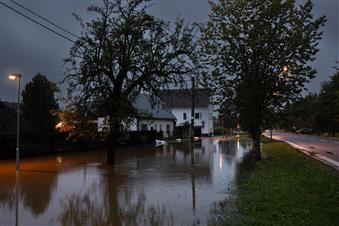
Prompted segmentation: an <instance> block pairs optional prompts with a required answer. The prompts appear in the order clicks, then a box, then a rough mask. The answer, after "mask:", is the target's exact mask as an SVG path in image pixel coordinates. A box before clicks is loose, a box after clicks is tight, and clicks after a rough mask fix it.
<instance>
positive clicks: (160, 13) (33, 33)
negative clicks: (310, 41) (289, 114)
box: [0, 0, 339, 101]
mask: <svg viewBox="0 0 339 226" xmlns="http://www.w3.org/2000/svg"><path fill="white" fill-rule="evenodd" d="M2 2H4V3H6V4H7V5H10V6H12V7H13V8H16V9H18V10H20V11H21V12H23V13H25V14H27V15H29V16H30V17H32V18H34V19H36V20H39V19H38V18H37V17H35V16H33V15H31V14H29V13H28V12H25V11H24V10H22V9H20V8H19V7H17V6H16V5H15V4H13V3H12V2H11V1H9V0H5V1H3V0H2ZM17 2H19V3H21V4H22V5H24V6H26V7H27V8H29V9H31V10H33V11H35V12H37V13H39V14H40V15H42V16H44V17H46V18H48V19H50V20H52V21H53V22H54V23H56V24H58V25H60V26H62V27H64V28H65V29H67V30H69V31H71V32H72V33H75V34H80V31H81V29H80V26H79V23H78V22H77V21H76V20H75V18H74V17H73V16H72V13H73V12H76V13H77V14H79V15H80V16H82V18H83V19H84V21H88V20H89V19H90V18H91V16H92V15H90V14H88V13H87V12H86V8H87V7H88V6H89V5H91V4H94V3H97V4H100V3H101V1H86V0H45V1H43V0H28V1H19V0H18V1H17ZM314 3H315V8H314V15H315V16H316V17H319V16H321V15H326V16H327V19H328V21H327V23H326V26H325V27H324V29H323V31H324V35H323V39H322V40H321V41H320V45H319V48H320V52H319V53H318V54H317V60H316V61H315V62H314V63H313V65H314V67H315V68H316V69H317V70H318V73H317V75H316V78H315V79H313V81H312V82H311V83H310V84H308V85H307V87H308V88H309V90H310V91H312V92H318V91H319V89H320V84H321V82H323V81H326V80H328V78H329V76H331V75H333V73H334V72H335V70H334V69H333V66H335V61H337V60H339V44H338V42H339V32H338V29H339V15H338V14H339V0H327V1H326V0H322V1H314ZM209 10H210V7H209V4H208V2H207V0H155V1H153V2H152V6H151V7H150V9H149V11H150V12H151V13H152V14H153V15H155V16H157V17H160V18H162V19H164V20H166V21H174V20H175V18H176V17H177V16H178V15H180V16H182V17H184V18H185V19H186V21H187V22H199V23H202V22H206V21H207V19H208V14H209ZM39 21H40V22H42V23H43V21H42V20H39ZM44 24H45V25H48V24H46V23H44ZM48 26H50V25H48ZM55 30H57V29H55ZM59 32H61V33H62V34H64V35H67V34H66V33H64V32H62V31H59ZM67 36H68V37H69V38H73V37H72V36H70V35H67ZM71 45H72V43H71V42H69V41H67V40H65V39H63V38H61V37H59V36H57V35H55V34H54V33H52V32H50V31H48V30H46V29H44V28H42V27H41V26H39V25H37V24H35V23H33V22H31V21H29V20H27V19H26V18H24V17H22V16H21V15H19V14H17V13H15V12H13V11H11V10H9V9H7V8H5V7H4V6H2V5H0V99H1V100H5V101H15V100H16V92H17V91H16V90H17V87H16V84H15V83H14V82H13V81H11V80H8V78H7V76H8V74H9V73H10V72H19V73H22V74H23V79H22V82H23V86H24V84H25V83H26V82H27V81H29V80H31V79H32V77H33V76H34V75H35V74H36V73H37V72H41V73H43V74H45V75H46V76H47V78H48V79H50V80H52V81H54V82H59V81H60V80H61V79H62V76H63V72H64V71H65V67H63V62H62V60H63V59H64V58H66V57H67V55H68V51H69V49H70V47H71ZM60 87H61V88H62V90H63V92H62V94H65V85H62V86H60Z"/></svg>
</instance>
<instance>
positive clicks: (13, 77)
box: [8, 75, 17, 80]
mask: <svg viewBox="0 0 339 226" xmlns="http://www.w3.org/2000/svg"><path fill="white" fill-rule="evenodd" d="M8 78H9V79H10V80H15V79H17V77H16V76H15V75H10V76H8Z"/></svg>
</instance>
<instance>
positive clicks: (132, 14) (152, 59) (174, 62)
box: [65, 0, 196, 163]
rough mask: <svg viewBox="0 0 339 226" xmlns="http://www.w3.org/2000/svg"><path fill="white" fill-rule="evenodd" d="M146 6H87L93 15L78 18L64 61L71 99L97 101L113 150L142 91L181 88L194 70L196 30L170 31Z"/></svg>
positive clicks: (180, 25)
mask: <svg viewBox="0 0 339 226" xmlns="http://www.w3.org/2000/svg"><path fill="white" fill-rule="evenodd" d="M147 2H148V1H147V0H128V1H122V0H114V1H108V0H104V1H103V5H102V6H90V7H89V8H88V11H89V12H91V13H95V14H96V15H97V17H96V18H95V19H93V20H92V21H90V22H88V23H84V22H83V21H82V20H81V18H80V17H79V16H77V18H78V19H79V21H80V23H81V25H82V28H83V31H82V35H81V37H80V38H79V39H78V40H77V41H76V43H75V44H74V45H73V47H72V48H71V50H70V55H69V57H68V58H67V59H66V63H67V65H68V69H67V71H66V74H65V80H66V81H68V82H69V85H70V91H71V92H70V93H71V96H72V98H73V100H75V101H77V102H79V103H81V104H82V105H83V106H86V105H87V104H88V103H89V102H91V103H92V104H90V105H91V106H93V103H95V105H96V106H95V107H96V108H97V109H101V112H102V113H103V114H106V115H108V116H109V118H110V128H111V129H110V136H108V137H110V143H111V144H110V147H111V148H112V147H113V146H114V144H115V143H116V142H115V141H114V139H116V138H115V137H116V136H115V135H114V134H115V133H116V132H117V131H118V130H119V129H120V125H121V122H122V121H123V120H125V119H128V118H129V117H131V116H133V113H134V112H135V111H134V110H133V107H132V103H133V101H134V100H135V98H136V96H137V95H138V94H139V93H140V92H144V93H149V94H155V95H156V94H157V93H158V91H159V90H160V89H162V88H166V86H168V85H169V84H182V82H183V81H184V75H188V74H190V73H193V72H194V70H195V65H196V62H195V60H196V54H195V47H196V46H195V42H194V28H192V27H188V26H185V25H184V21H183V20H178V21H177V22H176V24H175V27H174V29H171V28H170V25H169V23H167V22H165V21H163V20H161V19H159V18H156V17H154V16H152V15H150V14H149V13H148V12H147V11H146V7H145V3H147ZM110 152H113V151H112V150H111V151H110ZM112 158H113V157H112V156H108V161H109V162H110V163H112Z"/></svg>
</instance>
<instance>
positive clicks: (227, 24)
mask: <svg viewBox="0 0 339 226" xmlns="http://www.w3.org/2000/svg"><path fill="white" fill-rule="evenodd" d="M312 8H313V4H312V2H311V1H306V2H305V3H304V4H303V5H300V6H297V5H296V2H295V1H293V0H289V1H281V0H273V1H272V0H264V1H263V0H253V1H246V0H220V1H219V2H217V3H214V2H212V1H211V13H210V15H209V21H208V24H207V26H205V27H204V28H203V33H204V35H203V40H204V46H205V53H204V59H205V62H206V63H207V64H208V65H210V67H211V71H212V73H210V77H209V79H210V85H211V87H212V88H214V91H215V93H216V94H217V96H218V98H217V102H218V103H219V104H220V105H224V104H227V105H233V106H234V107H233V109H234V110H235V111H236V114H237V115H238V117H239V122H240V125H241V127H242V128H243V129H246V130H247V131H248V132H249V134H250V135H251V137H252V138H253V140H254V150H255V153H256V156H255V157H256V159H260V135H261V132H262V131H263V130H264V129H267V128H269V127H271V125H272V124H273V122H274V120H275V119H277V113H278V112H279V111H280V109H282V108H284V107H285V106H286V105H287V103H289V102H291V101H292V100H295V99H296V98H298V97H300V92H301V91H302V90H303V89H304V84H305V83H306V82H308V81H310V79H312V78H313V77H314V76H315V73H316V71H315V69H314V68H312V67H311V66H310V64H309V63H310V62H312V61H313V60H315V57H314V56H315V54H316V53H317V52H318V49H317V45H318V41H319V40H320V39H321V35H322V32H321V31H320V28H321V27H322V26H323V25H324V23H325V21H326V19H325V17H320V18H314V17H313V15H312Z"/></svg>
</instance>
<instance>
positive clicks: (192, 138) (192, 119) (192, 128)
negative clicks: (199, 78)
mask: <svg viewBox="0 0 339 226" xmlns="http://www.w3.org/2000/svg"><path fill="white" fill-rule="evenodd" d="M194 109H195V79H194V76H192V109H191V129H190V131H191V134H190V135H191V137H190V138H191V140H192V141H193V140H194Z"/></svg>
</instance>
